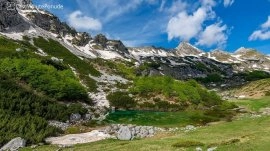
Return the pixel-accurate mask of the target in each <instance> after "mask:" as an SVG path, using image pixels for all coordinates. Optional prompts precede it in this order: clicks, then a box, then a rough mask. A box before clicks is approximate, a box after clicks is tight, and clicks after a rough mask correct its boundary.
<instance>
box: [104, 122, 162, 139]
mask: <svg viewBox="0 0 270 151" xmlns="http://www.w3.org/2000/svg"><path fill="white" fill-rule="evenodd" d="M104 131H105V132H106V133H108V134H112V135H115V136H116V138H117V139H119V140H132V139H134V138H145V137H151V136H154V134H156V133H157V132H158V131H161V129H160V128H157V127H153V126H136V125H121V124H113V125H111V126H108V127H106V128H105V130H104Z"/></svg>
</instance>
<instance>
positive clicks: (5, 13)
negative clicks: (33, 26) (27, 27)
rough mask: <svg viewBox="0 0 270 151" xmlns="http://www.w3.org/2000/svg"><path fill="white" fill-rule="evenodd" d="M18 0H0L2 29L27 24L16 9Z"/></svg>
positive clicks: (0, 25) (0, 28) (0, 26)
mask: <svg viewBox="0 0 270 151" xmlns="http://www.w3.org/2000/svg"><path fill="white" fill-rule="evenodd" d="M16 3H17V1H16V0H0V31H4V30H5V29H6V28H12V27H15V26H19V25H23V24H25V21H24V20H23V19H22V17H21V16H20V15H19V13H18V11H17V10H16Z"/></svg>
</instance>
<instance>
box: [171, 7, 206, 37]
mask: <svg viewBox="0 0 270 151" xmlns="http://www.w3.org/2000/svg"><path fill="white" fill-rule="evenodd" d="M206 18H207V11H206V10H205V9H204V8H199V9H198V10H197V11H196V12H194V13H193V14H191V15H188V14H187V12H180V13H179V14H178V15H177V16H175V17H173V18H171V19H170V21H169V23H168V26H167V32H168V39H169V40H171V39H173V38H180V39H182V40H190V39H191V38H193V37H195V36H196V35H197V34H198V33H199V32H200V31H201V30H202V24H203V22H204V21H205V20H206Z"/></svg>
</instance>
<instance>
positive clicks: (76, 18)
mask: <svg viewBox="0 0 270 151" xmlns="http://www.w3.org/2000/svg"><path fill="white" fill-rule="evenodd" d="M68 23H69V24H70V25H71V26H72V27H74V28H76V29H79V30H94V31H99V30H101V29H102V24H101V22H100V21H99V20H98V19H94V18H91V17H88V16H84V15H83V13H82V12H81V11H74V12H73V13H71V14H70V15H69V16H68Z"/></svg>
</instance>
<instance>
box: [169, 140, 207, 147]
mask: <svg viewBox="0 0 270 151" xmlns="http://www.w3.org/2000/svg"><path fill="white" fill-rule="evenodd" d="M172 146H173V147H179V148H180V147H197V146H204V143H202V142H197V141H180V142H177V143H175V144H173V145H172Z"/></svg>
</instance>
